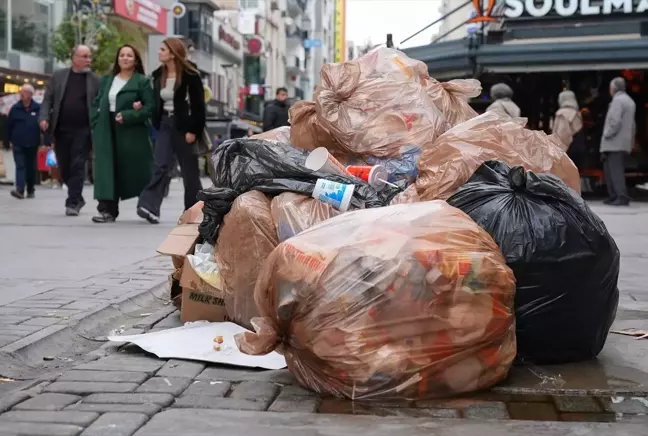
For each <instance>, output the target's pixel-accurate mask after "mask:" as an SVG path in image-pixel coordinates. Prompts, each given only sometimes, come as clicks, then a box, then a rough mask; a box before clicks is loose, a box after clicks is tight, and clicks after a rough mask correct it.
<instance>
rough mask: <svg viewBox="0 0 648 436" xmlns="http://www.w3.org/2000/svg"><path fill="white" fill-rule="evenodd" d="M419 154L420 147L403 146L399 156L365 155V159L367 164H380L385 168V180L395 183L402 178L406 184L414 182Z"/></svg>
mask: <svg viewBox="0 0 648 436" xmlns="http://www.w3.org/2000/svg"><path fill="white" fill-rule="evenodd" d="M420 156H421V148H420V147H418V146H410V147H404V148H403V150H402V152H401V157H400V158H398V159H395V158H391V159H389V158H385V159H380V158H376V157H372V156H367V158H366V161H367V164H369V165H382V166H383V167H385V169H386V170H387V174H389V177H388V178H387V181H388V182H390V183H396V182H399V181H402V180H404V181H405V182H406V183H407V184H410V183H414V181H415V180H416V176H418V167H417V165H416V164H417V163H418V160H419V157H420Z"/></svg>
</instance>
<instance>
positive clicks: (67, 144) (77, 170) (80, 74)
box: [40, 45, 99, 216]
mask: <svg viewBox="0 0 648 436" xmlns="http://www.w3.org/2000/svg"><path fill="white" fill-rule="evenodd" d="M91 62H92V54H91V52H90V48H89V47H87V46H85V45H78V46H76V47H74V49H73V50H72V67H71V68H64V69H62V70H58V71H56V72H54V74H52V77H51V78H50V80H49V81H48V82H47V85H46V87H45V95H44V96H43V103H41V110H40V127H41V130H43V131H44V132H46V131H50V132H51V133H52V134H53V136H54V138H53V147H54V150H55V152H56V160H57V163H58V167H59V168H60V171H61V177H62V179H63V183H65V184H66V185H67V188H68V196H67V199H66V201H65V214H66V215H67V216H78V215H79V213H80V212H81V209H82V208H83V206H85V200H84V199H83V185H84V182H85V176H86V163H87V161H88V155H89V153H90V150H91V147H92V139H91V131H90V107H91V106H92V102H93V100H94V99H95V97H96V96H97V91H98V90H99V77H98V76H97V75H96V74H95V73H93V72H92V71H91V69H90V65H91Z"/></svg>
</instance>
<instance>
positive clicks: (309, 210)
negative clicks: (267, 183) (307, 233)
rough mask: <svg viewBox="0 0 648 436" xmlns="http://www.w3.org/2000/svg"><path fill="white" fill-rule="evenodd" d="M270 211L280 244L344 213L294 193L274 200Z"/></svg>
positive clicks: (288, 193)
mask: <svg viewBox="0 0 648 436" xmlns="http://www.w3.org/2000/svg"><path fill="white" fill-rule="evenodd" d="M270 210H271V212H272V220H273V221H274V224H275V227H276V229H277V236H278V237H279V242H283V241H285V240H286V239H290V238H292V237H293V236H295V235H298V234H300V233H301V232H303V231H304V230H306V229H309V228H311V227H313V226H314V225H315V224H319V223H321V222H322V221H325V220H327V219H329V218H332V217H334V216H338V215H340V214H341V213H342V212H340V211H339V210H337V209H335V208H333V207H332V206H331V205H329V204H326V203H323V202H321V201H319V200H316V199H314V198H311V197H306V196H304V195H299V194H293V193H292V192H286V193H284V194H281V195H278V196H276V197H275V198H273V199H272V203H271V204H270Z"/></svg>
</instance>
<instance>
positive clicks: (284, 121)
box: [263, 88, 290, 132]
mask: <svg viewBox="0 0 648 436" xmlns="http://www.w3.org/2000/svg"><path fill="white" fill-rule="evenodd" d="M287 98H288V90H287V89H286V88H279V89H277V94H276V95H275V99H274V101H272V102H270V103H268V105H267V106H266V107H265V110H264V112H263V131H264V132H267V131H268V130H272V129H276V128H277V127H283V126H289V125H290V124H289V123H288V109H289V106H288V102H287V101H286V99H287Z"/></svg>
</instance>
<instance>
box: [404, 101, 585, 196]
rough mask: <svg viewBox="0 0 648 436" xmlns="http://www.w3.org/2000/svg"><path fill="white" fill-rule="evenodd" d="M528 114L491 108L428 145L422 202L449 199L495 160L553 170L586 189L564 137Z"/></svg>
mask: <svg viewBox="0 0 648 436" xmlns="http://www.w3.org/2000/svg"><path fill="white" fill-rule="evenodd" d="M525 125H526V119H524V118H511V117H509V116H506V115H503V114H499V113H497V112H486V113H484V114H482V115H479V116H477V117H475V118H473V119H470V120H468V121H466V122H464V123H461V124H458V125H456V126H455V127H453V128H452V129H450V130H448V131H447V132H446V133H444V134H443V135H441V136H440V137H439V138H438V139H437V140H436V141H435V142H434V144H432V146H431V147H427V148H426V149H424V150H423V153H422V154H421V157H420V159H419V162H418V168H419V174H418V178H417V179H416V188H417V190H418V193H419V195H420V196H421V200H422V201H429V200H435V199H443V200H445V199H447V198H449V197H450V196H452V195H453V194H454V193H455V192H456V191H457V189H459V188H460V187H461V186H463V185H464V184H465V183H466V182H467V181H468V179H469V178H470V177H471V176H472V175H473V173H474V172H475V171H476V170H477V168H479V166H480V165H481V164H483V163H484V162H486V161H489V160H498V161H502V162H505V163H506V164H508V165H509V166H520V165H521V166H523V167H524V168H525V169H527V170H529V171H533V172H536V173H551V174H553V175H555V176H557V177H558V178H560V179H561V180H562V181H563V182H565V183H566V184H567V185H568V186H569V187H570V188H572V189H573V190H575V191H576V192H578V193H580V175H579V173H578V169H577V168H576V166H575V165H574V163H573V162H572V160H571V159H570V158H569V156H567V154H566V153H565V152H564V151H562V149H561V148H560V145H559V140H558V139H557V138H555V137H553V136H551V135H547V134H545V133H544V132H541V131H536V130H529V129H526V128H525Z"/></svg>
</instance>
